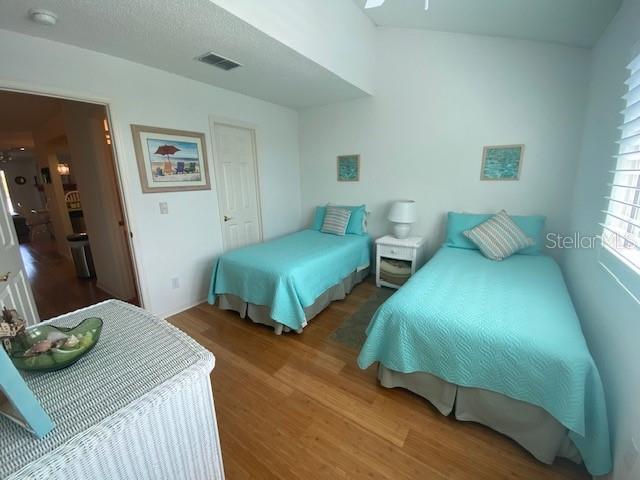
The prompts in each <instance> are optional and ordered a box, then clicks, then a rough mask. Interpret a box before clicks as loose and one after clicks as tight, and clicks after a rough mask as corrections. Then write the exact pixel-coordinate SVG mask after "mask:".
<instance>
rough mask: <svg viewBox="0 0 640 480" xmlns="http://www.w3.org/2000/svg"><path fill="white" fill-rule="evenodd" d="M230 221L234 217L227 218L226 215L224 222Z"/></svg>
mask: <svg viewBox="0 0 640 480" xmlns="http://www.w3.org/2000/svg"><path fill="white" fill-rule="evenodd" d="M229 220H233V217H227V216H226V215H225V216H224V221H225V222H228V221H229Z"/></svg>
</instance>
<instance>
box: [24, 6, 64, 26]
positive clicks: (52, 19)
mask: <svg viewBox="0 0 640 480" xmlns="http://www.w3.org/2000/svg"><path fill="white" fill-rule="evenodd" d="M29 18H30V19H31V20H33V21H34V22H36V23H39V24H40V25H47V26H52V25H55V24H56V22H57V21H58V15H56V14H55V13H53V12H52V11H50V10H44V9H42V8H32V9H31V10H29Z"/></svg>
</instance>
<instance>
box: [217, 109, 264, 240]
mask: <svg viewBox="0 0 640 480" xmlns="http://www.w3.org/2000/svg"><path fill="white" fill-rule="evenodd" d="M212 132H213V143H214V162H215V167H216V169H215V172H216V186H217V189H218V201H219V203H220V215H221V216H222V233H223V237H224V247H225V250H231V249H234V248H238V247H242V246H244V245H250V244H252V243H257V242H260V241H261V240H262V222H261V218H260V200H259V194H258V168H257V161H256V145H255V131H254V130H253V129H251V128H245V127H241V126H235V125H229V124H226V123H219V122H216V121H213V122H212Z"/></svg>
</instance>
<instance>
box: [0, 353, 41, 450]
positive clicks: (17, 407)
mask: <svg viewBox="0 0 640 480" xmlns="http://www.w3.org/2000/svg"><path fill="white" fill-rule="evenodd" d="M0 415H3V416H5V417H7V418H8V419H10V420H12V421H14V422H16V423H17V424H18V425H20V426H21V427H23V428H25V429H27V430H29V431H30V432H31V433H33V434H34V435H36V436H37V437H38V438H42V437H44V436H45V435H46V434H47V433H49V432H50V431H51V430H53V421H52V420H51V418H50V417H49V415H47V413H46V412H45V411H44V409H43V408H42V406H41V405H40V403H39V402H38V400H37V399H36V397H35V396H34V395H33V393H32V392H31V390H29V387H28V386H27V384H26V383H25V382H24V380H23V379H22V377H21V376H20V373H18V370H16V367H14V366H13V363H12V362H11V359H10V358H9V355H7V352H5V351H4V348H3V347H2V344H0Z"/></svg>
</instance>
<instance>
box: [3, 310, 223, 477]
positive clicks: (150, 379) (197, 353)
mask: <svg viewBox="0 0 640 480" xmlns="http://www.w3.org/2000/svg"><path fill="white" fill-rule="evenodd" d="M92 316H96V317H100V318H102V319H103V321H104V326H103V329H102V335H101V337H100V340H99V341H98V344H97V345H96V347H95V348H94V349H93V350H92V351H91V352H89V353H88V354H87V355H86V357H84V358H82V359H81V360H80V361H79V362H78V363H76V364H75V365H72V366H71V367H68V368H67V369H64V370H59V371H57V372H52V373H38V374H36V373H26V372H23V377H24V378H25V380H26V381H27V383H28V385H29V387H30V388H31V390H32V391H33V393H34V394H35V395H36V397H37V398H38V399H39V400H40V402H41V404H42V405H43V407H44V409H45V410H46V411H47V413H48V414H49V415H50V416H51V418H52V419H53V421H54V423H55V428H54V430H53V431H52V432H51V433H49V434H48V435H47V436H46V437H45V438H43V439H42V440H38V439H36V438H35V437H34V436H32V435H31V434H30V433H28V432H27V431H26V430H24V429H22V428H20V427H18V426H17V425H15V424H14V423H13V422H11V421H9V420H8V419H6V418H4V417H1V416H0V457H1V461H0V478H2V479H7V480H9V479H11V480H14V479H27V478H28V479H45V478H46V479H67V480H68V479H83V480H85V479H86V480H90V479H136V480H140V479H149V480H151V479H153V480H157V479H172V480H173V479H194V480H195V479H198V480H199V479H207V480H210V479H222V478H224V472H223V469H222V457H221V454H220V442H219V439H218V430H217V424H216V417H215V411H214V408H213V395H212V391H211V382H210V378H209V375H210V373H211V370H212V369H213V366H214V357H213V355H212V354H211V353H210V352H208V351H207V350H205V349H204V348H202V347H201V346H200V345H198V344H197V343H196V342H195V341H193V340H192V339H191V338H190V337H188V336H187V335H185V334H183V333H182V332H180V331H179V330H177V329H175V328H174V327H172V326H171V325H169V324H168V323H166V322H165V321H163V320H159V319H157V318H156V317H154V316H153V315H151V314H149V313H148V312H145V311H144V310H142V309H140V308H137V307H134V306H132V305H129V304H126V303H123V302H119V301H117V300H108V301H106V302H103V303H99V304H97V305H93V306H91V307H88V308H85V309H82V310H78V311H76V312H72V313H69V314H66V315H62V316H60V317H57V318H55V319H53V320H51V323H53V324H55V325H62V326H72V325H75V324H77V323H79V322H80V321H81V320H82V319H84V318H87V317H92Z"/></svg>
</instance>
